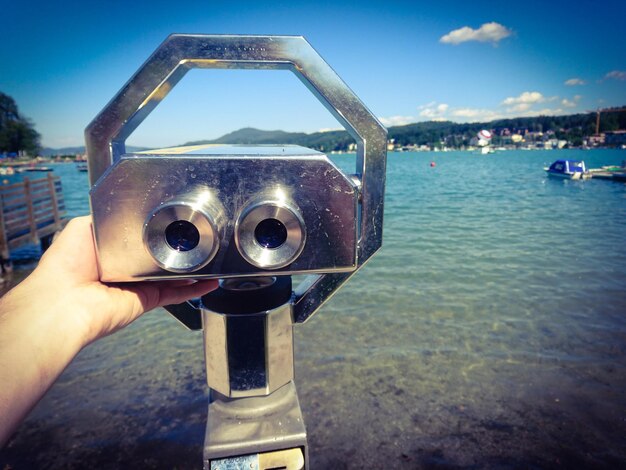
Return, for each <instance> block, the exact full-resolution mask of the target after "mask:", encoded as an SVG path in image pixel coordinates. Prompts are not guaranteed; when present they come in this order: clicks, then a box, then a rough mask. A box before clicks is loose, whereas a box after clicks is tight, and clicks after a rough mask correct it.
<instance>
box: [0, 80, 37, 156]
mask: <svg viewBox="0 0 626 470" xmlns="http://www.w3.org/2000/svg"><path fill="white" fill-rule="evenodd" d="M39 139H40V135H39V133H38V132H37V131H36V130H35V128H34V126H33V124H32V123H31V122H30V121H29V120H28V119H27V118H25V117H23V116H21V115H20V113H19V110H18V109H17V104H16V103H15V101H14V100H13V98H11V97H10V96H9V95H5V94H4V93H2V92H0V153H4V152H9V153H18V152H20V151H24V152H26V153H29V154H31V155H34V154H36V153H37V152H38V151H39V149H40V145H39Z"/></svg>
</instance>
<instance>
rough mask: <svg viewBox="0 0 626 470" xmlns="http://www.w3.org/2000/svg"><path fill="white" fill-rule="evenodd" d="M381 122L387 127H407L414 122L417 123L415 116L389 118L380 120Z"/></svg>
mask: <svg viewBox="0 0 626 470" xmlns="http://www.w3.org/2000/svg"><path fill="white" fill-rule="evenodd" d="M379 120H380V122H381V123H382V125H383V126H385V127H391V126H406V125H407V124H411V123H412V122H415V121H417V118H416V117H415V116H389V117H381V118H379Z"/></svg>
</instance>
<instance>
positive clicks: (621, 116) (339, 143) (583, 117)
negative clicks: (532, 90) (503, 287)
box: [186, 111, 626, 152]
mask: <svg viewBox="0 0 626 470" xmlns="http://www.w3.org/2000/svg"><path fill="white" fill-rule="evenodd" d="M595 126H596V113H586V114H571V115H568V116H538V117H521V118H515V119H500V120H497V121H491V122H474V123H455V122H451V121H428V122H418V123H414V124H408V125H406V126H395V127H390V128H389V129H388V131H389V140H390V141H391V140H392V141H393V142H394V144H395V145H396V146H400V147H403V146H413V145H417V146H420V145H426V146H430V147H433V146H440V145H445V146H447V147H452V148H458V147H462V146H468V145H470V144H471V142H472V139H474V138H475V136H476V134H477V133H478V131H480V130H481V129H489V130H491V131H493V132H494V139H493V143H494V144H496V145H500V144H502V143H504V142H506V141H507V139H509V138H510V136H511V135H514V134H519V135H522V136H526V135H532V136H533V138H537V136H538V135H541V134H545V135H550V136H552V137H554V138H556V139H560V140H566V141H568V142H569V144H570V145H572V146H580V145H581V144H582V142H583V139H584V138H586V137H588V136H591V135H593V134H595ZM618 129H626V111H621V112H611V113H603V114H602V115H601V121H600V132H606V131H615V130H618ZM208 143H211V144H226V143H227V144H287V145H288V144H293V145H303V146H305V147H311V148H314V149H317V150H321V151H325V152H329V151H333V150H335V151H346V150H348V149H349V148H350V144H352V143H354V139H352V137H350V135H349V134H348V133H347V132H345V131H331V132H314V133H311V134H305V133H302V132H284V131H262V130H259V129H252V128H245V129H240V130H238V131H235V132H231V133H230V134H226V135H224V136H222V137H220V138H219V139H214V140H202V141H195V142H188V143H187V144H186V145H193V144H208Z"/></svg>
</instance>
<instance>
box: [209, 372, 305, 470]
mask: <svg viewBox="0 0 626 470" xmlns="http://www.w3.org/2000/svg"><path fill="white" fill-rule="evenodd" d="M307 463H308V454H307V443H306V429H305V428H304V421H303V419H302V411H301V410H300V403H299V402H298V395H297V392H296V386H295V384H294V383H293V382H289V383H288V384H286V385H284V386H283V387H281V388H280V389H278V390H276V391H275V392H274V393H272V394H270V395H268V396H264V397H251V398H227V397H224V396H223V395H221V394H219V393H217V392H215V391H214V390H211V399H210V402H209V412H208V418H207V427H206V434H205V438H204V469H205V470H218V469H219V470H235V469H237V470H239V469H246V470H257V469H258V470H264V469H270V468H271V469H276V468H284V469H287V470H300V469H305V468H307Z"/></svg>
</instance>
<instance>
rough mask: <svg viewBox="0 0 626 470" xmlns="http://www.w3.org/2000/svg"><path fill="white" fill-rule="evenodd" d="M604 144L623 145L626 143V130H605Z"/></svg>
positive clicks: (608, 145) (609, 145) (610, 145)
mask: <svg viewBox="0 0 626 470" xmlns="http://www.w3.org/2000/svg"><path fill="white" fill-rule="evenodd" d="M604 145H606V146H607V147H620V146H622V145H626V130H625V131H608V132H605V133H604Z"/></svg>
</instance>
